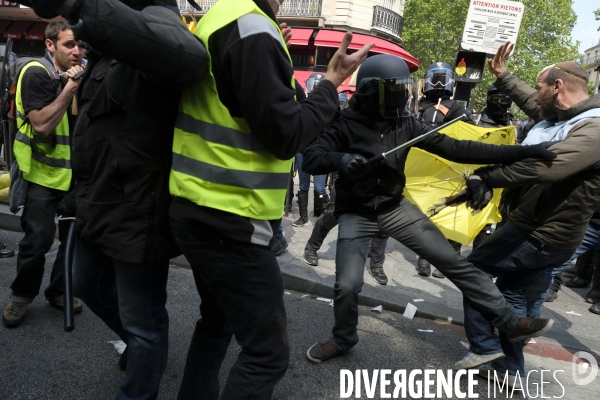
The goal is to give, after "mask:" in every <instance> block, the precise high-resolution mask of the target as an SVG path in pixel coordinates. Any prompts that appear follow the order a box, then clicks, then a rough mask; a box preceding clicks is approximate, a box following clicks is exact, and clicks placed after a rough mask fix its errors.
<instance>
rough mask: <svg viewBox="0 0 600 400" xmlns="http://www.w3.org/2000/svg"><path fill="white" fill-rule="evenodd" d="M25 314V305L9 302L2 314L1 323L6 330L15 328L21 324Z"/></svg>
mask: <svg viewBox="0 0 600 400" xmlns="http://www.w3.org/2000/svg"><path fill="white" fill-rule="evenodd" d="M26 312H27V304H25V303H16V302H14V301H10V302H9V303H8V305H7V306H6V308H5V309H4V314H2V321H4V326H6V327H7V328H16V327H17V326H19V325H21V323H23V320H24V319H25V313H26Z"/></svg>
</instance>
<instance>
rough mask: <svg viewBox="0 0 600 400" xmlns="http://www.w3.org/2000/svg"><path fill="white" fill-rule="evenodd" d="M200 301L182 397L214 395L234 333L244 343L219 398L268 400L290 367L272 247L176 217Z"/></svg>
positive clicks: (175, 226) (178, 236) (279, 281)
mask: <svg viewBox="0 0 600 400" xmlns="http://www.w3.org/2000/svg"><path fill="white" fill-rule="evenodd" d="M172 223H173V232H174V235H175V239H176V240H177V243H178V244H179V246H180V248H181V250H182V251H183V254H184V255H185V257H186V258H187V260H188V262H189V263H190V265H191V267H192V271H193V273H194V279H195V281H196V287H197V289H198V293H199V294H200V298H201V300H202V303H201V304H200V314H201V316H202V317H201V318H200V319H199V320H198V322H197V323H196V329H195V331H194V335H193V337H192V342H191V344H190V349H189V352H188V356H187V361H186V365H185V371H184V375H183V381H182V382H181V388H180V390H179V399H181V400H184V399H185V400H187V399H217V398H218V397H219V370H220V368H221V363H222V362H223V359H224V357H225V354H226V352H227V348H228V347H229V342H230V341H231V337H232V335H235V338H236V340H237V342H238V343H239V345H240V346H241V347H242V350H241V352H240V354H239V355H238V358H237V361H236V362H235V364H234V365H233V367H232V368H231V371H230V372H229V377H228V379H227V384H226V385H225V388H224V389H223V393H221V398H222V399H227V400H236V399H253V400H254V399H256V400H260V399H270V398H271V396H272V393H273V388H274V386H275V384H277V382H278V381H279V380H280V379H281V378H282V377H283V375H284V374H285V371H286V369H287V367H288V363H289V356H290V348H289V343H288V339H287V322H286V313H285V307H284V304H283V278H282V276H281V272H280V270H279V265H278V264H277V261H276V259H275V256H274V255H273V252H272V251H271V249H269V247H267V246H260V245H255V244H251V243H243V242H237V241H233V240H230V239H227V238H225V237H222V236H220V235H219V234H218V233H217V232H215V231H214V229H211V228H210V227H208V226H205V225H204V226H203V225H201V224H184V223H180V222H177V221H174V220H173V221H172Z"/></svg>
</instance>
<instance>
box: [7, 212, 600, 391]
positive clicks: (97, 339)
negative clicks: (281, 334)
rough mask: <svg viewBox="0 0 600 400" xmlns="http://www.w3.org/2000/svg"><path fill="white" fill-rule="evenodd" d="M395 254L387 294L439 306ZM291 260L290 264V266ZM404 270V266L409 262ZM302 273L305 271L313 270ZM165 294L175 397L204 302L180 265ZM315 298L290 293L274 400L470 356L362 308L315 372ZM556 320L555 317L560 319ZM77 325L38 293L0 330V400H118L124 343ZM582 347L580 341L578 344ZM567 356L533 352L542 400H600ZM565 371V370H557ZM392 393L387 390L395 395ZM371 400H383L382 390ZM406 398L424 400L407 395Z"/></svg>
mask: <svg viewBox="0 0 600 400" xmlns="http://www.w3.org/2000/svg"><path fill="white" fill-rule="evenodd" d="M286 221H288V220H286ZM288 222H289V221H288ZM305 228H306V230H307V231H308V230H309V229H310V227H308V226H307V227H304V228H302V230H304V229H305ZM299 232H300V229H298V233H296V232H295V231H293V230H292V228H291V227H290V224H288V223H286V234H287V236H288V239H292V240H293V238H294V237H296V238H297V237H298V236H299ZM332 233H333V232H332ZM21 237H22V234H20V233H13V232H7V231H0V241H3V242H5V243H6V244H7V246H8V247H9V248H11V249H13V250H18V245H17V244H18V241H19V239H20V238H21ZM56 245H57V243H55V245H54V247H53V248H52V249H51V250H50V251H49V253H48V255H47V261H48V262H47V264H46V276H45V278H44V282H43V285H42V290H43V288H44V287H45V286H46V285H47V283H48V278H49V272H50V267H51V263H52V262H53V261H54V257H55V254H56V248H57V247H56ZM397 246H399V245H396V244H393V243H392V246H390V247H391V250H392V252H391V253H390V257H388V261H386V263H388V262H389V260H390V259H392V260H394V264H392V265H393V266H394V268H396V269H397V270H398V271H396V272H394V273H395V274H397V275H394V278H393V280H394V283H393V286H392V285H391V286H390V287H396V288H397V289H395V290H399V288H400V283H401V284H402V290H403V292H404V296H405V297H406V296H408V297H413V295H415V294H419V297H420V298H423V299H424V300H425V301H424V302H418V303H415V305H417V306H419V307H422V306H421V304H423V303H428V302H433V301H434V300H433V299H435V298H437V294H435V293H434V294H430V295H429V297H426V296H425V294H427V291H428V290H429V288H430V287H439V288H440V289H439V291H440V292H441V293H442V294H444V295H449V294H452V293H453V291H455V289H453V288H452V287H451V286H450V285H448V282H447V280H444V281H437V280H436V281H432V279H433V278H430V279H429V281H431V282H434V283H429V282H428V280H421V281H422V283H421V287H420V288H418V291H416V290H417V289H415V290H413V291H410V290H409V289H406V288H410V287H412V286H413V285H414V286H418V285H417V283H416V281H415V282H412V283H407V281H406V280H408V278H405V277H407V276H411V274H412V271H405V272H404V275H402V274H401V273H400V272H399V271H400V270H402V268H404V269H409V266H407V265H403V264H402V263H401V262H400V261H398V260H402V259H403V258H402V257H404V256H402V257H401V256H399V255H398V254H403V253H401V252H400V250H398V247H397ZM290 247H291V248H290V251H289V254H288V257H290V256H292V255H293V256H294V258H297V255H298V254H299V253H298V252H297V251H296V250H294V248H293V247H294V246H290ZM296 247H297V246H296ZM331 251H332V250H331V244H329V245H328V248H327V250H326V251H325V254H326V257H325V258H324V259H325V262H323V263H322V264H323V268H326V263H331V262H333V261H332V259H333V253H331ZM406 254H407V255H406V257H409V255H408V253H406ZM327 258H330V259H327ZM283 259H285V257H282V258H280V261H281V264H282V270H284V271H285V269H286V266H285V265H284V264H285V263H284V262H283V261H282V260H283ZM290 261H292V263H293V259H291V260H290ZM406 262H407V263H408V261H406ZM395 263H398V264H400V265H396V264H395ZM288 264H290V262H288ZM297 267H298V268H300V267H301V265H300V264H298V265H297ZM14 268H15V258H9V259H0V299H3V302H2V303H1V304H2V307H4V305H5V304H6V301H7V300H6V299H8V296H9V294H10V289H9V286H10V283H11V282H12V279H13V278H14V271H15V270H14ZM305 268H307V269H308V267H305ZM386 269H387V270H388V272H390V273H391V271H393V270H392V269H391V268H389V267H388V266H387V264H386ZM323 271H325V270H323ZM394 271H395V270H394ZM312 273H313V274H315V275H319V276H320V275H321V274H322V275H323V277H324V278H326V277H327V275H328V274H332V273H333V271H331V272H330V273H327V272H322V271H321V270H315V271H313V272H312ZM413 278H414V277H413ZM403 279H404V280H403ZM411 279H412V278H411ZM297 282H300V281H299V280H298V281H297ZM367 282H368V281H367ZM313 287H318V285H317V284H315V285H314V286H313ZM442 288H443V289H442ZM168 290H169V300H168V304H167V308H168V311H169V315H170V324H171V325H170V332H169V340H170V343H169V349H170V352H169V360H168V365H167V369H166V371H165V374H164V376H163V379H162V382H161V389H160V395H159V399H175V398H176V396H177V391H178V387H179V384H180V381H181V377H182V375H183V369H184V365H185V357H186V353H187V348H188V346H189V342H190V339H191V335H192V332H193V328H194V325H195V322H196V320H197V318H198V317H199V309H198V307H199V303H200V300H199V298H198V295H197V293H196V289H195V286H194V281H193V277H192V273H191V271H190V270H189V269H186V268H182V267H180V266H177V265H176V264H175V263H174V264H173V265H172V268H171V269H170V275H169V286H168ZM377 290H381V291H392V290H391V289H390V288H385V287H380V286H373V293H375V292H377ZM315 297H316V296H314V295H313V296H311V295H305V294H304V293H303V292H299V291H293V290H287V292H286V294H285V295H284V298H285V304H286V309H287V313H288V331H289V340H290V347H291V363H290V367H289V369H288V371H287V373H286V375H285V376H284V378H283V379H282V380H281V382H280V383H279V384H278V385H277V387H276V389H275V393H274V397H273V398H274V399H278V400H283V399H298V400H306V399H311V400H312V399H315V400H317V399H339V398H340V371H341V370H342V369H347V370H350V371H355V370H357V369H360V370H367V371H368V372H369V373H370V374H372V373H373V372H374V371H375V370H380V369H390V370H392V371H396V370H406V371H407V373H410V372H411V371H413V370H416V369H441V370H447V369H449V368H451V366H452V364H453V363H454V362H455V361H457V360H458V359H459V358H460V357H462V355H463V354H464V352H465V351H466V348H467V343H466V340H465V337H464V331H463V329H462V328H461V327H460V326H458V325H455V324H449V323H448V322H447V321H446V322H440V321H439V320H438V321H435V320H432V319H422V318H415V319H408V318H405V317H403V316H402V315H401V314H398V313H395V312H392V311H389V310H388V309H386V307H385V306H384V311H383V314H377V313H375V312H373V311H371V309H370V307H366V306H361V308H360V317H359V335H360V343H359V344H358V345H357V346H356V347H355V348H354V349H353V350H352V351H350V352H349V353H347V354H345V355H344V356H342V357H339V358H336V359H333V360H330V361H329V362H325V363H321V364H312V363H310V362H308V361H307V360H306V357H305V353H306V350H307V349H308V347H310V345H312V344H313V343H314V342H316V341H317V340H320V339H323V338H327V337H329V335H330V331H331V326H332V324H333V308H331V307H330V305H329V304H328V303H327V302H324V301H320V300H317V299H316V298H315ZM408 297H407V298H408ZM389 298H395V297H389ZM414 298H417V297H414ZM567 299H570V297H569V296H565V295H563V294H561V297H560V298H559V302H560V301H561V300H563V301H564V300H567ZM574 301H575V300H573V302H574ZM449 303H451V302H448V301H446V303H444V307H448V308H450V307H449V306H448V305H447V304H449ZM439 304H440V307H441V306H442V304H443V303H442V302H441V301H440V302H439ZM557 304H559V303H557ZM567 304H571V303H567ZM573 304H575V303H573ZM569 306H570V305H569ZM567 308H568V307H567ZM444 309H445V308H444ZM551 312H552V313H559V311H551ZM585 312H586V311H583V312H581V314H582V316H581V317H580V318H579V319H574V320H573V321H572V322H570V325H569V329H568V330H571V331H572V332H573V333H572V334H571V335H573V336H575V337H577V335H576V334H575V332H577V330H576V329H574V328H573V325H577V323H578V321H579V320H581V321H584V320H585V321H587V323H588V324H590V325H592V324H594V323H595V324H596V332H597V331H598V329H597V328H598V322H600V319H597V317H596V316H593V315H591V314H589V315H588V314H586V313H585ZM565 325H566V324H565ZM75 326H76V328H75V330H74V331H73V332H70V333H66V332H64V331H63V315H62V313H61V312H60V311H59V310H56V309H54V308H51V307H50V306H48V304H47V303H46V302H45V300H44V298H43V295H42V296H38V297H37V298H36V299H35V300H34V302H33V303H32V304H31V305H30V307H29V309H28V315H27V317H26V320H25V321H24V323H23V325H21V326H20V327H18V328H15V329H10V330H9V329H6V328H4V327H3V326H2V327H0V399H11V400H12V399H15V400H17V399H19V400H20V399H53V400H54V399H60V400H62V399H65V400H67V399H114V398H115V394H116V390H117V387H118V385H119V382H120V381H121V380H122V378H123V376H124V373H123V372H121V371H120V370H119V369H118V366H117V363H118V357H119V356H118V353H117V352H116V350H115V349H114V347H113V346H112V345H111V344H108V342H109V341H115V340H118V338H117V337H116V335H114V334H113V333H112V332H111V331H110V330H109V329H108V328H106V326H104V324H103V323H102V322H101V321H100V319H98V318H97V317H96V316H95V315H93V313H91V312H90V311H89V310H88V309H87V308H85V307H84V310H83V312H82V313H81V314H79V315H76V316H75ZM577 340H579V341H580V342H582V341H583V339H580V338H578V339H577ZM238 351H239V347H238V346H237V345H236V344H235V341H233V342H232V345H231V346H230V349H229V352H228V354H227V357H226V359H225V361H224V363H223V368H222V373H221V378H222V379H221V382H222V384H223V382H224V381H225V379H226V376H227V372H228V371H229V369H230V368H231V366H232V365H233V363H234V362H235V357H236V354H237V353H238ZM571 352H572V351H571V350H569V349H564V348H563V347H561V346H555V345H554V344H553V340H552V339H546V338H544V339H538V340H537V343H536V344H533V345H529V346H527V354H526V367H527V369H528V370H538V371H539V370H541V369H544V370H550V371H552V372H551V373H546V375H544V381H546V382H549V383H547V384H545V385H544V396H546V397H553V396H554V397H555V398H564V399H567V400H571V399H573V400H575V399H581V400H587V399H596V398H597V394H598V393H599V392H600V378H596V380H595V381H593V382H592V383H591V384H589V385H587V386H577V385H575V384H574V383H573V379H572V377H571V370H572V362H571V361H572V360H571V357H572V356H571ZM559 370H562V371H564V372H559ZM553 373H555V374H556V379H553V375H552V374H553ZM536 384H537V385H538V386H537V387H539V384H540V377H539V374H538V373H532V374H531V376H530V379H529V385H528V388H529V390H530V397H529V398H540V395H539V393H538V394H537V395H536V392H535V390H536V386H535V385H536ZM460 386H461V388H462V391H466V386H467V381H466V380H465V379H464V378H463V379H462V380H461V384H460ZM392 388H393V384H392ZM563 388H564V389H563ZM391 391H392V390H388V392H390V393H391ZM475 393H476V394H478V395H479V398H482V399H488V398H499V399H504V398H521V397H519V392H515V393H514V395H513V396H512V397H511V396H510V395H503V394H499V393H498V394H497V396H494V395H493V391H492V390H490V395H488V385H487V383H486V381H485V379H480V380H479V382H478V384H477V385H476V387H475ZM361 394H362V397H361V398H368V397H367V396H366V395H365V389H364V387H363V390H362V393H361ZM351 398H355V396H354V394H352V397H351ZM372 398H382V397H381V395H380V392H379V387H378V389H377V391H376V393H375V395H374V396H373V397H372ZM407 398H421V397H420V396H410V395H407ZM438 398H448V397H445V396H442V397H438ZM453 398H454V397H453Z"/></svg>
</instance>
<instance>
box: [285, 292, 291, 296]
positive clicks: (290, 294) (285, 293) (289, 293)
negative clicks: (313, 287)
mask: <svg viewBox="0 0 600 400" xmlns="http://www.w3.org/2000/svg"><path fill="white" fill-rule="evenodd" d="M284 293H285V294H289V295H290V296H291V295H292V294H291V293H290V292H284Z"/></svg>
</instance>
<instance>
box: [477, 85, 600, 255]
mask: <svg viewBox="0 0 600 400" xmlns="http://www.w3.org/2000/svg"><path fill="white" fill-rule="evenodd" d="M501 77H502V76H501ZM523 85H525V84H523ZM525 86H526V85H525ZM529 89H531V88H529ZM521 94H524V91H521ZM513 95H514V93H513ZM512 97H513V96H512V95H511V98H512ZM521 100H522V102H521V104H517V105H519V106H521V105H523V106H526V107H527V106H529V107H530V110H529V111H532V114H534V115H535V111H536V110H534V109H533V105H532V104H531V102H532V101H533V96H526V97H524V98H521ZM513 101H514V100H513ZM533 104H535V103H533ZM592 108H600V95H596V96H592V97H590V98H588V99H587V100H584V101H582V102H580V103H578V104H576V105H574V106H572V107H571V108H569V109H567V110H559V111H558V112H557V118H558V120H559V121H565V120H569V119H571V118H573V117H575V116H577V115H579V114H581V113H582V112H585V111H587V110H590V109H592ZM532 117H533V116H532ZM538 118H539V117H538ZM549 150H551V151H553V152H554V153H556V155H557V157H556V159H554V160H552V161H548V160H539V159H533V158H530V159H525V160H522V161H519V162H516V163H514V164H511V165H505V166H500V165H497V166H493V167H484V168H481V169H479V170H477V172H476V173H477V174H478V175H480V176H481V178H482V179H483V180H484V181H485V182H486V183H487V184H488V185H489V186H490V187H494V188H500V187H504V188H511V187H518V186H525V187H524V188H523V191H522V196H521V199H520V201H519V206H518V207H517V208H516V209H515V210H514V211H513V212H511V214H510V220H511V221H512V222H513V223H514V224H516V225H517V226H518V227H519V228H521V229H522V230H523V231H525V232H527V233H528V234H530V235H531V236H532V237H534V238H536V239H537V240H539V241H540V242H541V243H542V244H547V245H550V246H554V247H558V248H561V249H575V248H577V247H578V246H579V245H580V244H581V241H582V240H583V235H584V233H585V230H586V228H587V225H588V223H589V221H590V218H591V217H592V215H593V214H594V212H595V211H596V210H598V209H600V118H591V119H587V120H584V121H582V122H580V123H578V124H576V125H575V126H574V127H573V128H572V129H571V131H570V132H569V134H568V136H567V137H566V138H565V140H563V141H562V142H557V143H556V144H553V145H552V146H551V147H550V148H549Z"/></svg>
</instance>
